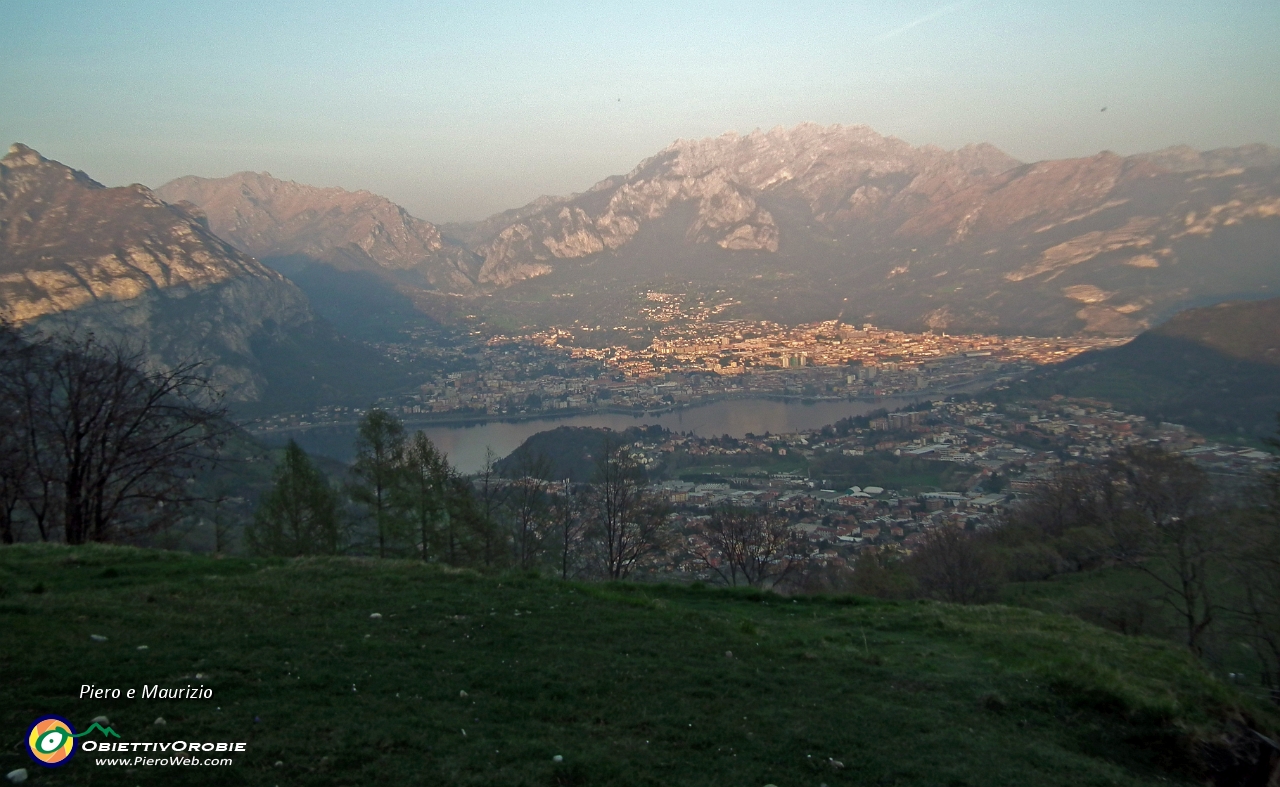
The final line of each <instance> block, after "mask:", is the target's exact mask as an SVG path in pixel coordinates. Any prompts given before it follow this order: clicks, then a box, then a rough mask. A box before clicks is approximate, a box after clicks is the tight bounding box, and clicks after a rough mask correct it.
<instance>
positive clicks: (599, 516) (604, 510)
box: [588, 437, 668, 580]
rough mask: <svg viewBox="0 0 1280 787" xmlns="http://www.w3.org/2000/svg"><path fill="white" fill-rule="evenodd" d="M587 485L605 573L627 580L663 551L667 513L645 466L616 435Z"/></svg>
mask: <svg viewBox="0 0 1280 787" xmlns="http://www.w3.org/2000/svg"><path fill="white" fill-rule="evenodd" d="M588 489H589V491H588V500H589V502H588V505H589V508H590V516H591V524H592V530H593V532H594V533H595V535H596V539H597V543H598V544H599V547H600V553H601V554H600V558H601V562H602V564H603V566H602V568H603V571H602V573H603V574H604V576H605V577H606V578H608V579H615V580H616V579H625V578H626V577H628V576H630V575H631V573H632V572H633V571H635V569H636V568H637V567H638V566H639V565H641V563H642V562H643V561H645V560H646V559H647V558H650V557H652V556H653V555H654V554H656V553H658V552H660V551H661V549H662V547H663V546H664V544H665V542H666V538H667V533H668V528H667V525H666V511H665V510H664V509H663V507H662V506H661V504H660V503H659V501H657V500H655V499H654V498H652V497H651V496H650V495H649V494H648V493H647V492H646V490H645V473H644V468H642V467H641V466H640V463H639V462H637V461H636V460H635V458H634V457H632V456H631V453H630V452H629V451H628V450H627V447H626V446H625V445H620V444H619V443H618V442H617V441H616V440H615V439H614V438H613V437H607V438H606V439H605V440H604V443H603V445H602V447H601V452H600V454H599V456H598V457H597V458H596V471H595V477H594V478H593V480H592V482H591V484H590V486H589V488H588Z"/></svg>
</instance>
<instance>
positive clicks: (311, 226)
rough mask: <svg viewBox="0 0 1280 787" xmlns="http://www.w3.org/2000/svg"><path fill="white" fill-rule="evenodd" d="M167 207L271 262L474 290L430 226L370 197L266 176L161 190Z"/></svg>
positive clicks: (469, 258)
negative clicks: (201, 217) (190, 208)
mask: <svg viewBox="0 0 1280 787" xmlns="http://www.w3.org/2000/svg"><path fill="white" fill-rule="evenodd" d="M159 193H160V194H161V196H163V197H164V198H165V199H166V200H169V201H170V202H178V201H186V202H190V203H192V204H194V205H197V206H199V207H200V209H201V210H202V211H204V213H205V214H206V215H207V216H208V222H209V226H210V227H211V228H212V229H213V231H214V232H215V233H217V234H218V235H219V236H220V237H222V238H225V239H226V240H227V241H229V242H230V243H231V244H232V245H234V246H235V247H236V248H238V249H241V250H242V251H245V252H247V253H250V254H253V255H254V256H256V257H258V258H260V259H263V260H267V261H268V262H270V261H271V260H273V259H282V258H291V259H294V260H299V259H305V260H309V261H311V262H314V263H317V264H324V265H328V266H331V267H335V268H339V269H342V270H366V271H371V272H375V273H387V274H388V275H392V276H398V277H400V278H401V279H404V280H405V282H404V283H405V284H412V285H415V286H422V287H427V288H435V289H441V290H446V291H451V292H456V291H469V290H471V289H473V288H474V287H475V282H474V271H475V268H477V267H478V261H477V260H476V259H475V258H474V256H473V255H471V254H470V253H469V252H467V251H466V249H464V248H462V247H460V246H457V245H456V244H451V243H449V242H448V241H446V240H445V239H444V238H443V237H442V236H441V234H440V230H439V229H438V228H437V227H436V226H435V225H434V224H431V223H430V222H427V221H423V220H422V219H419V218H416V217H414V216H412V215H410V214H409V212H408V211H406V210H405V209H404V208H402V207H401V206H399V205H397V204H396V203H394V202H392V201H391V200H389V199H386V198H385V197H381V196H379V195H377V194H373V193H371V192H368V191H363V190H361V191H347V190H345V189H341V188H322V187H316V186H308V185H304V184H300V183H295V182H294V181H288V180H280V179H278V178H275V177H273V176H271V175H270V174H269V173H266V172H238V173H236V174H234V175H230V176H228V177H225V178H200V177H184V178H179V179H177V180H174V181H171V182H169V183H166V184H165V185H164V186H161V187H160V189H159Z"/></svg>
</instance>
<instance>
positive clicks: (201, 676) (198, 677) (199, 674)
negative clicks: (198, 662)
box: [196, 672, 207, 680]
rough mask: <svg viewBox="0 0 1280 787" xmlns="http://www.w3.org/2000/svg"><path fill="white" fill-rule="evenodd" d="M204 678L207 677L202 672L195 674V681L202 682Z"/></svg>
mask: <svg viewBox="0 0 1280 787" xmlns="http://www.w3.org/2000/svg"><path fill="white" fill-rule="evenodd" d="M205 677H207V676H206V675H205V674H204V673H203V672H197V673H196V679H197V680H202V679H204V678H205Z"/></svg>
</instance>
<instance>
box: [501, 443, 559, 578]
mask: <svg viewBox="0 0 1280 787" xmlns="http://www.w3.org/2000/svg"><path fill="white" fill-rule="evenodd" d="M507 475H508V478H509V480H510V482H511V483H510V484H509V485H508V487H507V506H508V508H509V509H510V511H511V518H512V534H513V536H514V540H515V549H516V565H518V566H519V567H520V568H521V569H525V570H527V569H531V568H533V567H534V566H535V565H537V561H538V557H539V556H540V555H541V548H540V547H541V542H542V538H543V535H544V534H543V528H544V525H545V521H546V514H547V503H548V501H547V485H548V484H549V483H550V478H551V460H550V459H548V458H547V457H546V456H545V455H543V454H537V455H534V454H530V453H528V452H521V453H519V454H517V455H516V457H515V462H514V463H513V464H512V466H511V469H510V470H509V471H508V474H507Z"/></svg>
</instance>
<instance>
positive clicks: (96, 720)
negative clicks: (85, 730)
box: [89, 716, 111, 727]
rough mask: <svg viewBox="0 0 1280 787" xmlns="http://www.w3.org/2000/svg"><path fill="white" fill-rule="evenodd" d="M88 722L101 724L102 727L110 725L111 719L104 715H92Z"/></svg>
mask: <svg viewBox="0 0 1280 787" xmlns="http://www.w3.org/2000/svg"><path fill="white" fill-rule="evenodd" d="M89 723H90V724H101V725H102V726H103V727H110V726H111V719H108V718H107V717H106V716H94V717H93V718H92V719H89Z"/></svg>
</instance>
